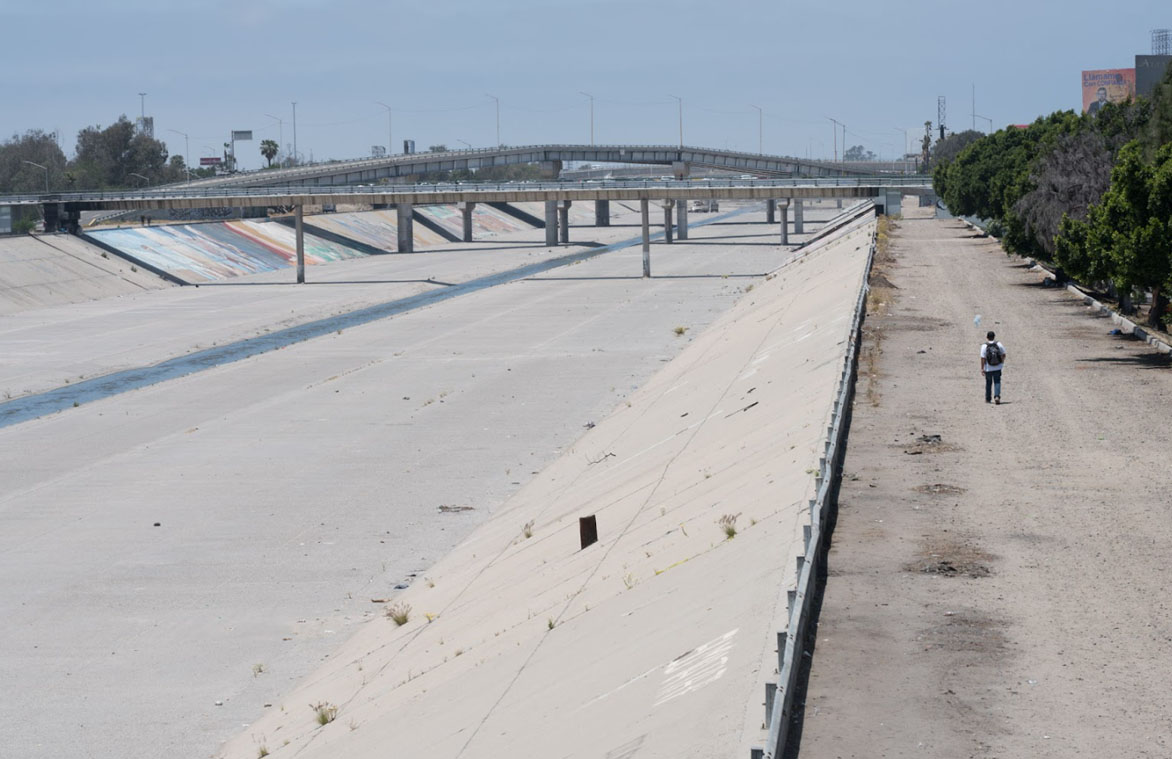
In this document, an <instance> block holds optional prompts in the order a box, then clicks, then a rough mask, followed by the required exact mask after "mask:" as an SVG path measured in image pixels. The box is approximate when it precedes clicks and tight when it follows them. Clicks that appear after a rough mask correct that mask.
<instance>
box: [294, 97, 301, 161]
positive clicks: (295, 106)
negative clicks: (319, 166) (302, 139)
mask: <svg viewBox="0 0 1172 759" xmlns="http://www.w3.org/2000/svg"><path fill="white" fill-rule="evenodd" d="M293 163H294V164H295V165H296V164H298V163H300V161H299V160H298V158H297V101H296V100H294V101H293Z"/></svg>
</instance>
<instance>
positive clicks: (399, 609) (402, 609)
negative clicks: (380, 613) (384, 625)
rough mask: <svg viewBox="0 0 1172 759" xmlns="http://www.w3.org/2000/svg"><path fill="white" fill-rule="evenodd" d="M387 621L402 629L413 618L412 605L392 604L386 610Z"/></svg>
mask: <svg viewBox="0 0 1172 759" xmlns="http://www.w3.org/2000/svg"><path fill="white" fill-rule="evenodd" d="M385 613H386V615H387V619H389V620H391V621H392V622H394V623H395V624H396V625H397V626H399V627H402V626H403V625H405V624H407V620H408V619H410V618H411V604H406V603H403V602H402V601H400V602H398V603H394V604H391V605H390V606H388V607H387V610H386V612H385Z"/></svg>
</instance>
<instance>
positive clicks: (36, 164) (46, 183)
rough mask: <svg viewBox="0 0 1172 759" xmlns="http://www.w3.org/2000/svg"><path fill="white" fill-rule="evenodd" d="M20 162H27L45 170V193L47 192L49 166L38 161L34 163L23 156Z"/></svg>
mask: <svg viewBox="0 0 1172 759" xmlns="http://www.w3.org/2000/svg"><path fill="white" fill-rule="evenodd" d="M20 162H21V163H27V164H28V165H29V166H36V167H37V168H38V169H44V170H45V193H46V194H47V193H48V192H49V167H48V166H42V165H41V164H39V163H34V162H33V161H26V160H24V159H23V158H22V159H21V161H20Z"/></svg>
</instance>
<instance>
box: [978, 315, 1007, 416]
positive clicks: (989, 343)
mask: <svg viewBox="0 0 1172 759" xmlns="http://www.w3.org/2000/svg"><path fill="white" fill-rule="evenodd" d="M985 338H986V340H985V343H984V344H983V345H982V346H981V374H982V375H984V377H985V403H996V404H997V405H1001V368H1002V367H1003V366H1005V346H1004V345H1002V344H1001V343H1000V342H998V341H997V335H995V334H993V332H991V331H990V332H987V333H986V334H985Z"/></svg>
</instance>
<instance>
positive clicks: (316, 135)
mask: <svg viewBox="0 0 1172 759" xmlns="http://www.w3.org/2000/svg"><path fill="white" fill-rule="evenodd" d="M1158 27H1172V3H1170V2H1168V0H1129V1H1128V2H1116V3H1104V2H1088V1H1087V0H1065V1H1064V2H1037V1H1035V0H1016V1H1015V2H1009V1H1008V0H985V1H984V2H964V3H960V2H950V1H949V0H935V1H934V2H927V1H922V0H887V1H886V2H883V1H882V0H879V1H874V0H872V1H870V2H859V1H858V0H836V1H834V2H821V1H814V0H810V1H809V2H802V3H795V2H791V1H790V0H768V1H763V0H762V1H759V0H670V1H669V0H411V1H410V2H404V1H403V0H384V1H383V2H375V1H374V0H232V1H223V0H184V2H181V3H178V2H172V1H171V0H42V1H41V2H34V1H32V0H0V28H3V29H4V30H5V35H4V36H5V40H4V43H3V45H0V70H2V71H3V72H4V75H3V84H2V85H0V135H3V136H4V137H5V138H7V137H8V136H11V135H12V134H14V133H17V132H23V131H25V130H27V129H30V128H40V129H44V130H46V131H53V130H60V132H61V134H62V135H63V139H62V142H63V143H64V145H63V147H64V149H65V152H66V154H67V155H72V153H73V149H74V142H75V138H76V134H77V131H78V129H80V128H81V127H83V126H86V125H93V124H98V125H102V126H106V125H108V124H110V123H111V122H112V121H114V120H116V119H117V118H118V116H119V115H121V114H126V115H127V116H130V117H132V118H133V117H135V116H137V115H138V114H139V105H140V99H139V96H138V94H137V93H139V92H146V93H147V96H146V113H147V115H148V116H153V117H154V119H155V131H156V136H157V137H159V138H161V139H163V140H165V141H166V142H167V145H168V147H169V149H170V150H171V151H172V152H179V153H182V152H183V150H184V145H183V143H184V140H183V138H182V137H181V136H179V135H177V134H175V133H174V132H170V131H168V130H170V129H176V130H179V131H182V132H186V133H188V134H189V135H190V137H191V140H190V153H191V161H192V163H198V157H199V156H200V155H211V154H213V153H216V154H218V153H219V152H220V150H221V147H220V146H221V145H222V143H223V142H224V141H226V140H227V139H228V132H229V130H232V129H251V130H253V132H254V133H255V137H256V140H257V141H256V142H253V143H243V144H241V145H238V147H237V153H238V155H239V156H240V163H241V167H242V168H256V167H259V166H261V165H263V163H264V161H263V159H262V158H261V156H260V153H259V140H261V139H266V138H269V139H274V140H276V139H278V136H279V134H280V133H282V132H283V135H281V136H283V139H284V143H285V144H286V145H291V144H292V142H293V126H292V118H293V116H292V110H293V109H292V106H291V102H292V101H297V141H298V149H299V150H300V152H301V153H303V154H304V155H305V157H306V158H307V159H308V158H309V156H310V154H311V153H312V156H313V157H314V158H315V159H317V160H321V159H324V158H351V157H362V156H366V155H369V153H370V147H371V145H376V144H377V145H386V143H387V136H388V135H387V131H388V130H387V126H388V125H387V111H386V109H384V108H383V107H381V106H379V105H377V101H382V102H384V103H387V104H388V105H390V106H391V107H392V109H393V133H394V140H395V143H396V151H397V150H401V146H402V140H403V138H407V137H409V138H412V139H414V140H415V141H416V143H417V145H418V148H419V149H421V150H422V149H426V147H427V146H428V145H432V144H437V143H444V144H447V145H448V146H449V147H456V148H458V147H463V143H462V142H461V140H463V141H467V142H468V143H471V144H472V145H474V146H487V145H492V144H495V142H496V131H495V130H496V122H495V110H494V104H493V101H492V100H491V99H490V98H489V97H488V95H490V94H491V95H495V96H497V97H499V98H500V104H501V105H500V131H501V141H502V142H504V143H505V144H511V145H524V144H534V143H546V142H583V143H585V142H589V139H590V118H589V101H588V99H587V97H586V96H584V95H582V94H580V93H581V92H589V93H591V94H593V95H594V98H595V100H594V133H595V141H596V142H598V143H599V144H602V143H640V144H675V143H676V142H677V141H678V140H679V131H678V122H677V106H676V101H675V100H674V99H673V98H672V97H671V96H672V95H678V96H680V97H682V98H683V110H684V114H683V121H684V142H685V143H687V144H690V145H700V146H710V147H728V148H732V149H740V150H751V151H755V150H756V149H757V143H758V118H757V111H756V110H754V109H753V108H751V107H750V106H751V105H757V106H760V107H761V108H762V110H763V112H764V130H763V131H764V149H765V152H767V153H784V154H789V155H799V156H805V155H807V154H809V155H812V156H814V157H819V156H830V154H831V153H832V151H833V143H832V138H833V132H832V126H831V123H830V121H829V120H828V118H827V117H833V118H835V119H837V120H838V121H840V122H842V123H845V124H846V128H847V142H848V144H850V145H855V144H862V145H864V146H866V147H867V148H868V149H870V150H873V151H874V152H876V153H878V154H880V155H882V156H884V157H887V156H891V155H893V154H895V153H897V152H902V151H903V143H904V133H903V131H902V130H903V129H905V128H906V129H908V130H909V132H910V133H911V139H912V142H914V141H915V136H916V134H917V133H918V132H922V129H923V123H924V121H926V120H932V121H933V122H935V120H936V97H937V96H938V95H944V96H946V97H947V107H948V117H947V124H948V126H949V127H950V128H951V129H956V130H958V131H959V130H962V129H966V128H969V127H970V126H971V125H972V117H971V115H970V114H971V113H972V87H973V86H974V85H975V87H976V112H977V113H978V114H981V115H984V116H987V117H989V118H990V119H992V120H993V123H994V124H995V125H996V126H998V127H1000V126H1004V125H1005V124H1009V123H1022V122H1028V121H1032V120H1033V119H1034V118H1035V117H1036V116H1038V115H1039V114H1043V113H1049V112H1051V111H1054V110H1058V109H1066V108H1071V109H1077V108H1079V107H1080V106H1081V93H1080V89H1079V83H1080V79H1079V72H1080V71H1081V70H1082V69H1096V68H1129V67H1131V66H1132V65H1133V64H1134V55H1135V54H1136V53H1148V52H1150V30H1151V29H1153V28H1158ZM266 114H271V115H273V116H276V117H278V118H280V119H282V120H283V121H284V125H283V128H281V127H280V126H279V125H278V122H277V121H276V120H275V119H272V118H269V117H268V116H267V115H266ZM985 123H986V122H984V121H979V122H978V126H980V127H982V128H984V124H985ZM840 139H841V137H840ZM839 150H841V145H840V146H839Z"/></svg>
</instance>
